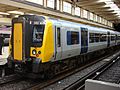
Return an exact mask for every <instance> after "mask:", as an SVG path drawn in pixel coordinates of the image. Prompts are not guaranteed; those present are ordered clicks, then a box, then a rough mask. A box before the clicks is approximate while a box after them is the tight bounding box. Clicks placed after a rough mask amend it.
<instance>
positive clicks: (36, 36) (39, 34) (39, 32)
mask: <svg viewBox="0 0 120 90" xmlns="http://www.w3.org/2000/svg"><path fill="white" fill-rule="evenodd" d="M43 34H44V25H34V27H33V43H39V44H40V46H41V45H42V41H43Z"/></svg>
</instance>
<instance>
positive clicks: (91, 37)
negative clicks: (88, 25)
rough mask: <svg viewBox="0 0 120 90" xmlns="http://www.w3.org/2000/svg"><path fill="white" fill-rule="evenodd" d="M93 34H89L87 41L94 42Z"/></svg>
mask: <svg viewBox="0 0 120 90" xmlns="http://www.w3.org/2000/svg"><path fill="white" fill-rule="evenodd" d="M94 36H95V34H94V33H90V34H89V43H94Z"/></svg>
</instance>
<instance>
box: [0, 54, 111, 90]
mask: <svg viewBox="0 0 120 90" xmlns="http://www.w3.org/2000/svg"><path fill="white" fill-rule="evenodd" d="M108 56H110V55H107V56H105V57H103V58H101V59H99V60H96V61H94V62H91V63H89V64H86V65H85V66H83V67H80V68H78V69H75V70H72V71H67V72H66V73H62V74H60V75H57V76H55V77H54V78H53V79H50V80H29V79H25V78H17V79H15V78H16V77H17V76H14V75H13V76H11V79H8V77H6V79H5V80H3V79H0V80H1V82H0V90H5V89H8V90H16V89H19V90H38V89H39V90H40V89H44V88H45V87H49V86H50V85H52V84H54V83H59V81H60V80H63V79H64V78H67V77H69V76H71V75H74V74H75V73H77V72H79V71H82V70H83V69H85V68H87V67H90V66H91V65H93V64H96V63H98V62H99V61H101V60H102V59H104V58H106V57H108ZM101 64H103V63H101ZM9 78H10V77H9ZM6 80H8V81H6ZM69 88H70V87H69ZM69 88H67V87H65V88H64V90H69ZM70 89H71V88H70ZM57 90H58V89H57Z"/></svg>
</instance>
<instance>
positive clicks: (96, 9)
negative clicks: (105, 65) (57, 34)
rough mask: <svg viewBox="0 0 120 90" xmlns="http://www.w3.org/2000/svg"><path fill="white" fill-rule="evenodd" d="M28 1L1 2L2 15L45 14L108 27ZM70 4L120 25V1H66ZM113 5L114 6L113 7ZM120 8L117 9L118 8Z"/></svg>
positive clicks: (3, 0) (10, 0)
mask: <svg viewBox="0 0 120 90" xmlns="http://www.w3.org/2000/svg"><path fill="white" fill-rule="evenodd" d="M25 1H26V0H0V15H1V14H2V13H1V12H4V15H5V14H6V15H8V14H9V16H8V17H12V16H14V14H10V13H9V11H23V12H25V13H26V12H27V13H35V14H44V15H49V16H55V17H59V18H63V19H67V20H75V21H77V22H79V21H81V22H84V23H90V24H92V25H95V26H100V27H106V26H105V25H102V24H99V23H96V22H90V21H89V20H83V19H81V18H77V17H73V16H72V15H68V14H64V13H61V12H57V11H55V10H52V9H48V8H43V7H41V6H38V5H35V4H32V5H33V6H31V4H30V3H29V4H28V3H27V4H26V3H24V2H25ZM64 1H67V2H70V3H71V4H72V5H77V6H79V7H81V8H83V9H86V10H88V11H90V12H93V13H94V14H97V15H99V16H101V17H103V18H105V19H106V20H108V21H111V22H113V23H120V10H119V7H120V1H119V0H64ZM112 5H113V6H112ZM115 5H116V6H117V7H118V8H117V9H116V6H115Z"/></svg>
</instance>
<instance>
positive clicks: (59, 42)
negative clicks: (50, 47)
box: [57, 27, 61, 47]
mask: <svg viewBox="0 0 120 90" xmlns="http://www.w3.org/2000/svg"><path fill="white" fill-rule="evenodd" d="M57 46H58V47H61V39H60V28H59V27H58V28H57Z"/></svg>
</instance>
